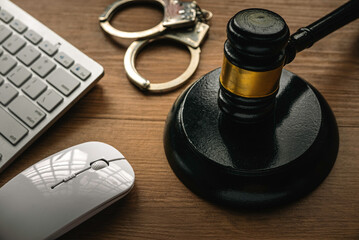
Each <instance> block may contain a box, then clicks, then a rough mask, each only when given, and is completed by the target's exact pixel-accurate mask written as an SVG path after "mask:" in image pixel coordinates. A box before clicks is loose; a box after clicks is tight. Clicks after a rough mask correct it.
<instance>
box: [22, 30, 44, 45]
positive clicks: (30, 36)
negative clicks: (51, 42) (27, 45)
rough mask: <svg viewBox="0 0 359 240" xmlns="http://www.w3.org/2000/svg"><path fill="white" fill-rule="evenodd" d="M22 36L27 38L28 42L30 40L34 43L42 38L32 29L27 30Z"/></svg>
mask: <svg viewBox="0 0 359 240" xmlns="http://www.w3.org/2000/svg"><path fill="white" fill-rule="evenodd" d="M24 36H25V38H26V39H27V40H29V41H30V42H32V43H33V44H35V45H36V44H38V43H39V42H40V41H41V40H42V37H41V36H40V35H39V34H38V33H37V32H35V31H33V30H29V31H27V32H26V33H25V35H24Z"/></svg>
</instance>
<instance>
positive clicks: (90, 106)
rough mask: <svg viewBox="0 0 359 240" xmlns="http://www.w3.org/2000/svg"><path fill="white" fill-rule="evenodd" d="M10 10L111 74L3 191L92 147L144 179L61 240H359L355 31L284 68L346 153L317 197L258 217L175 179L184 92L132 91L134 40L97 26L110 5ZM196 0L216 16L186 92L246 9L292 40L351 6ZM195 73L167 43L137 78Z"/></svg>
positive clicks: (127, 14)
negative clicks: (172, 161)
mask: <svg viewBox="0 0 359 240" xmlns="http://www.w3.org/2000/svg"><path fill="white" fill-rule="evenodd" d="M13 2H15V3H16V4H17V5H19V6H20V7H21V8H23V9H24V10H25V11H27V12H29V13H30V14H31V15H33V16H34V17H35V18H37V19H38V20H40V21H41V22H43V23H45V24H46V25H47V26H48V27H50V28H51V29H52V30H54V31H55V32H57V33H58V34H59V35H60V36H62V37H63V38H65V39H66V40H68V41H69V42H70V43H72V44H73V45H74V46H76V47H78V48H79V49H80V50H82V51H83V52H85V53H86V54H87V55H89V56H90V57H92V58H93V59H94V60H96V61H97V62H99V63H100V64H101V65H102V66H103V67H104V68H105V76H104V77H103V79H102V80H101V81H100V82H99V83H98V85H97V86H95V87H94V89H93V90H91V91H90V93H89V94H87V95H86V96H85V97H84V98H83V99H82V100H80V102H78V103H77V104H76V105H75V106H74V107H73V108H72V109H71V110H70V111H69V112H68V113H67V114H66V115H65V116H64V117H63V118H61V119H60V120H59V121H58V122H57V123H56V124H55V125H54V126H53V127H52V128H51V129H50V130H49V131H47V132H46V133H45V134H44V135H43V136H42V137H40V138H39V139H38V140H37V141H36V142H35V143H34V144H33V145H32V146H31V147H30V148H28V150H26V151H25V152H24V153H23V154H22V155H21V156H20V157H19V158H18V159H17V160H16V161H15V162H14V163H13V164H11V165H10V167H8V169H6V171H5V172H3V173H1V175H0V176H1V180H0V186H2V185H4V184H5V183H6V182H7V181H8V180H10V179H11V178H13V177H14V176H16V175H17V174H18V173H20V172H21V171H22V170H24V169H25V168H27V167H29V166H30V165H32V164H34V163H35V162H37V161H39V160H41V159H43V158H45V157H46V156H48V155H50V154H52V153H55V152H58V151H60V150H62V149H65V148H68V147H70V146H73V145H76V144H79V143H82V142H86V141H92V140H96V141H103V142H106V143H108V144H111V145H113V146H114V147H116V148H117V149H119V150H120V151H121V152H122V153H123V154H124V155H125V156H126V157H127V159H128V160H129V162H130V163H131V164H132V166H133V168H134V170H135V173H136V183H135V187H134V189H133V190H132V191H131V192H130V193H129V195H128V196H127V197H126V198H124V199H122V200H120V201H119V202H117V203H115V204H114V205H112V206H111V207H109V208H107V209H105V210H104V211H102V212H101V213H99V214H98V215H96V216H94V217H93V218H91V219H90V220H88V221H86V222H85V223H83V224H81V225H80V226H78V227H76V228H75V229H73V230H71V231H70V232H68V233H67V234H65V235H64V236H63V237H62V238H61V239H359V160H358V155H359V21H356V22H353V23H351V24H350V25H348V26H346V27H344V28H342V29H340V30H338V31H337V32H335V33H333V34H331V35H330V36H328V37H326V38H325V39H323V40H322V41H320V42H318V43H317V44H316V45H315V46H313V47H312V48H311V49H308V50H306V51H304V52H302V53H300V54H299V55H298V56H297V58H296V59H295V60H294V62H293V63H291V64H290V65H289V66H287V67H286V68H287V69H289V70H291V71H293V72H295V73H296V74H298V75H299V76H301V77H303V78H304V79H306V80H308V81H309V82H310V83H311V84H313V85H314V86H315V87H316V88H317V89H318V90H319V91H320V92H321V93H322V94H323V95H324V97H325V98H326V99H327V101H328V102H329V104H330V106H331V107H332V109H333V111H334V113H335V115H336V117H337V122H338V125H339V132H340V149H339V155H338V159H337V162H336V164H335V166H334V168H333V170H332V172H331V173H330V175H329V177H328V178H327V179H326V180H325V181H324V183H323V184H321V185H320V186H319V188H318V189H316V190H315V191H314V192H313V193H311V194H310V195H309V196H307V197H305V198H303V199H300V200H299V201H297V202H294V203H293V204H290V205H288V206H284V207H281V208H279V209H272V210H268V211H261V212H255V213H253V212H244V211H233V210H229V209H225V208H222V207H218V206H216V205H213V204H211V203H209V202H207V201H205V200H203V199H201V198H199V197H197V196H196V195H194V194H193V193H192V192H191V191H189V190H188V189H187V188H186V187H185V186H184V185H183V184H182V183H181V182H180V181H179V180H178V179H177V177H176V176H175V175H174V173H173V172H172V170H171V168H170V166H169V165H168V163H167V160H166V156H165V153H164V149H163V141H162V135H163V128H164V125H165V120H166V116H167V113H168V111H169V110H170V108H171V106H172V104H173V102H174V101H175V99H176V98H177V96H178V95H179V94H180V93H181V92H182V91H183V90H184V88H185V87H182V88H180V89H178V90H177V91H174V92H171V93H168V94H164V95H147V94H143V93H142V92H140V91H138V89H136V88H135V87H134V86H133V85H131V84H130V83H129V82H128V80H127V78H126V74H125V72H124V67H123V57H124V53H125V50H126V44H127V45H128V44H129V43H130V42H129V41H120V44H121V45H120V44H119V43H116V42H115V41H112V40H111V39H110V38H108V37H106V36H105V34H104V33H103V32H102V31H101V29H100V27H99V24H98V22H97V18H98V16H99V15H100V14H101V13H102V11H103V10H104V9H105V7H106V6H107V5H108V4H110V3H111V2H112V0H102V1H96V0H76V1H72V0H61V1H58V0H36V1H29V0H13ZM198 2H199V5H200V6H201V7H202V8H204V9H208V10H210V11H212V12H213V14H214V17H213V19H212V21H211V28H210V33H209V36H208V38H207V40H206V42H205V43H204V44H203V46H202V55H201V62H200V66H199V68H198V70H197V71H196V73H195V74H194V76H193V77H192V78H191V79H190V81H189V83H188V84H187V86H188V85H189V84H190V83H193V82H194V81H195V80H196V79H198V78H199V77H200V76H202V75H203V74H205V73H207V72H209V71H211V70H213V69H215V68H217V67H219V66H221V63H222V56H223V43H224V41H225V39H226V34H225V27H226V24H227V21H228V20H229V18H230V17H232V16H233V15H234V14H235V13H236V12H238V11H239V10H242V9H245V8H253V7H259V8H266V9H270V10H272V11H275V12H277V13H278V14H280V15H281V16H282V17H283V18H284V19H285V20H286V21H287V24H288V25H289V26H290V29H291V32H292V33H293V32H294V31H295V30H296V29H298V28H299V27H302V26H306V25H308V24H309V23H311V22H313V21H315V20H316V19H318V18H319V17H321V16H323V15H324V14H326V13H328V12H330V11H331V10H333V9H334V8H336V7H338V6H339V5H341V4H343V3H344V2H345V1H344V0H302V1H297V0H255V1H254V0H241V1H234V0H231V1H230V0H227V1H218V0H217V1H215V0H207V1H204V0H203V1H201V0H198ZM121 14H122V15H120V16H117V17H115V19H114V25H116V26H118V27H121V28H122V29H125V30H143V29H146V28H148V27H151V26H153V25H155V24H156V23H157V22H159V21H161V19H162V15H161V11H160V10H158V9H157V8H153V7H151V8H145V7H143V6H134V7H133V8H128V9H125V10H124V11H122V12H121ZM188 63H189V54H188V53H187V50H186V48H184V47H181V46H178V45H176V44H173V43H167V42H160V43H157V44H153V45H151V46H150V47H148V48H146V49H145V50H144V52H143V53H142V54H140V56H139V59H138V63H137V66H138V69H139V72H140V73H141V74H143V75H144V76H146V77H148V78H149V79H150V80H152V81H153V82H161V81H166V80H168V79H170V78H174V77H176V76H178V75H179V74H180V73H181V72H182V71H183V70H184V69H185V68H186V66H187V64H188ZM0 214H1V213H0ZM35 217H36V216H34V218H35ZM53 217H56V216H53ZM0 224H1V223H0Z"/></svg>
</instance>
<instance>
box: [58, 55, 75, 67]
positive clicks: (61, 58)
mask: <svg viewBox="0 0 359 240" xmlns="http://www.w3.org/2000/svg"><path fill="white" fill-rule="evenodd" d="M55 60H56V61H57V62H58V63H60V64H61V65H62V66H64V67H65V68H69V67H70V66H71V65H72V64H73V63H74V60H73V59H72V58H70V57H69V56H68V55H67V54H66V53H63V52H59V53H58V54H56V56H55Z"/></svg>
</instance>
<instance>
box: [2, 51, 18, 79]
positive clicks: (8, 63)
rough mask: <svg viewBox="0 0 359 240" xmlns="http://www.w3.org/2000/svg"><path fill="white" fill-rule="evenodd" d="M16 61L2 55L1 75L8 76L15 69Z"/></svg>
mask: <svg viewBox="0 0 359 240" xmlns="http://www.w3.org/2000/svg"><path fill="white" fill-rule="evenodd" d="M15 65H16V61H15V60H14V59H12V57H10V56H9V55H7V54H4V55H2V57H1V58H0V73H1V74H2V75H5V74H7V73H8V72H9V71H10V70H11V69H12V68H13V67H15Z"/></svg>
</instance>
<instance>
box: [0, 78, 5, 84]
mask: <svg viewBox="0 0 359 240" xmlns="http://www.w3.org/2000/svg"><path fill="white" fill-rule="evenodd" d="M3 82H4V79H3V78H2V77H0V86H1V84H3Z"/></svg>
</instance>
